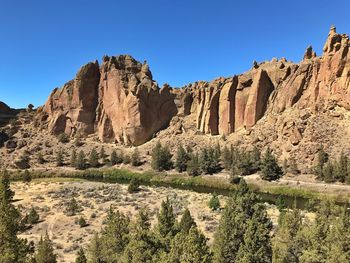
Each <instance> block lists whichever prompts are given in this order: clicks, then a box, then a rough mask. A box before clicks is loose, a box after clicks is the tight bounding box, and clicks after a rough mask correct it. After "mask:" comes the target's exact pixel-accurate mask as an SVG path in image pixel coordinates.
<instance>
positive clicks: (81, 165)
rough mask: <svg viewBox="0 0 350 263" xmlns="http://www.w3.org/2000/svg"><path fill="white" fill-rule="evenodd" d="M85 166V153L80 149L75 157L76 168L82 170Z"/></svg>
mask: <svg viewBox="0 0 350 263" xmlns="http://www.w3.org/2000/svg"><path fill="white" fill-rule="evenodd" d="M85 167H86V160H85V154H84V152H83V151H80V152H79V154H78V157H77V163H76V168H77V169H79V170H84V169H85Z"/></svg>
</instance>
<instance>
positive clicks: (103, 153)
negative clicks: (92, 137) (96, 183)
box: [99, 146, 107, 164]
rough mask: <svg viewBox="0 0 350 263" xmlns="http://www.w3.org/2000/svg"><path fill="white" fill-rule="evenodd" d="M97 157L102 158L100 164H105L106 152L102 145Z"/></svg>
mask: <svg viewBox="0 0 350 263" xmlns="http://www.w3.org/2000/svg"><path fill="white" fill-rule="evenodd" d="M99 157H100V159H101V160H102V164H105V163H106V161H107V155H106V152H105V149H104V148H103V146H102V147H101V150H100V154H99Z"/></svg>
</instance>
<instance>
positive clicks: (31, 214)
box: [27, 206, 40, 225]
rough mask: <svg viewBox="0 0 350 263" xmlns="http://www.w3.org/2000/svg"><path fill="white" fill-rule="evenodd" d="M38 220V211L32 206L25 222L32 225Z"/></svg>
mask: <svg viewBox="0 0 350 263" xmlns="http://www.w3.org/2000/svg"><path fill="white" fill-rule="evenodd" d="M39 220H40V216H39V214H38V212H37V211H36V210H35V208H34V207H33V206H32V208H31V209H30V211H29V214H28V218H27V223H28V224H31V225H34V224H37V223H39Z"/></svg>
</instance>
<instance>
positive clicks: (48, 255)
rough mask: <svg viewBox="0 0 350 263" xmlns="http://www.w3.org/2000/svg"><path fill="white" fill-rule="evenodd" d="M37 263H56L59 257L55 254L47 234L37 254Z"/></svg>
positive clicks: (40, 242) (35, 257) (41, 241)
mask: <svg viewBox="0 0 350 263" xmlns="http://www.w3.org/2000/svg"><path fill="white" fill-rule="evenodd" d="M34 260H35V261H34V262H35V263H56V262H57V255H56V254H55V253H54V249H53V245H52V241H51V240H50V238H49V235H48V234H47V232H46V235H45V237H44V238H43V237H41V238H40V241H39V244H38V249H37V252H36V253H35V256H34Z"/></svg>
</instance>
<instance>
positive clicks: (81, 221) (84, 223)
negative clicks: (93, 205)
mask: <svg viewBox="0 0 350 263" xmlns="http://www.w3.org/2000/svg"><path fill="white" fill-rule="evenodd" d="M78 225H79V226H80V227H86V226H87V225H88V224H87V222H86V220H85V218H84V217H82V216H81V217H79V219H78Z"/></svg>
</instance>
